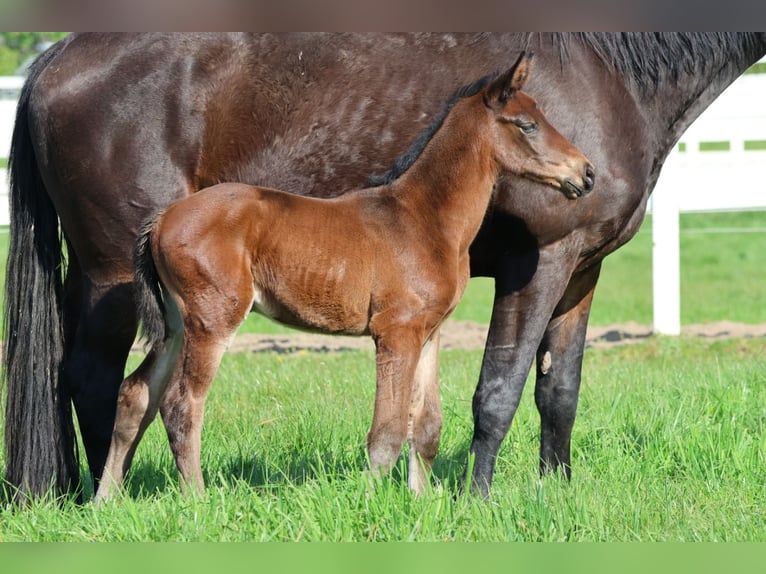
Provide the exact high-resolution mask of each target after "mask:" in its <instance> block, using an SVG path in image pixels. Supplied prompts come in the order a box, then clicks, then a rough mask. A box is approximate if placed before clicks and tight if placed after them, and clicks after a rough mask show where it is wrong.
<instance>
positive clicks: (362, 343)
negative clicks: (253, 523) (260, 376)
mask: <svg viewBox="0 0 766 574" xmlns="http://www.w3.org/2000/svg"><path fill="white" fill-rule="evenodd" d="M651 332H652V330H651V327H650V326H648V325H639V324H638V323H624V324H620V325H609V326H606V327H590V328H589V329H588V335H587V347H593V348H605V347H610V346H614V345H624V344H630V343H636V342H640V341H642V340H644V339H646V338H647V337H649V336H650V335H651ZM682 332H683V334H684V335H691V336H695V337H703V338H706V339H726V338H732V337H764V338H766V325H745V324H742V323H732V322H729V321H721V322H718V323H706V324H704V325H687V326H684V327H683V328H682ZM486 338H487V326H486V325H480V324H478V323H474V322H472V321H455V320H449V321H447V322H446V323H445V325H444V327H442V348H443V349H482V348H484V342H485V341H486ZM372 348H373V345H372V341H371V340H370V339H369V337H340V336H330V335H314V334H310V333H295V334H289V335H253V334H245V335H239V336H237V337H236V339H235V340H234V342H233V343H232V345H231V347H230V348H229V350H230V351H234V352H237V351H239V352H242V351H250V352H265V351H270V352H276V353H295V352H299V351H318V352H330V351H341V350H346V349H372Z"/></svg>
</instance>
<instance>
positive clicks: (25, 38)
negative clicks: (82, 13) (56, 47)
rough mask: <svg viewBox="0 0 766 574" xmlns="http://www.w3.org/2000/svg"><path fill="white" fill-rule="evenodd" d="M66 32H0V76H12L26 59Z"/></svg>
mask: <svg viewBox="0 0 766 574" xmlns="http://www.w3.org/2000/svg"><path fill="white" fill-rule="evenodd" d="M66 35H67V32H0V76H9V75H13V74H14V72H15V71H16V69H17V68H18V67H19V66H21V65H22V64H23V63H24V62H25V61H26V60H27V59H29V58H31V57H33V56H35V55H36V54H37V53H38V52H39V51H40V49H41V48H42V47H43V46H44V45H45V44H46V43H49V42H56V41H57V40H60V39H61V38H63V37H64V36H66Z"/></svg>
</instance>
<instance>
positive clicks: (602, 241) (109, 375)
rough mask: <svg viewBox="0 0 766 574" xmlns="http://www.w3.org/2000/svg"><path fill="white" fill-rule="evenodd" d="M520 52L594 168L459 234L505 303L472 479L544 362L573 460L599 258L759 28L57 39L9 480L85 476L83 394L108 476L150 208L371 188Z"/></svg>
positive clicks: (88, 441)
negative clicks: (571, 183)
mask: <svg viewBox="0 0 766 574" xmlns="http://www.w3.org/2000/svg"><path fill="white" fill-rule="evenodd" d="M522 49H533V50H534V51H535V54H536V67H535V75H534V76H533V77H532V78H531V79H530V81H529V83H528V84H527V85H526V86H525V90H526V91H527V92H528V93H529V94H530V95H531V96H533V97H534V98H535V99H536V100H537V101H538V102H539V103H540V105H541V106H542V107H543V109H546V110H548V109H549V112H548V119H549V120H550V121H551V122H552V123H553V124H554V125H556V126H557V128H558V129H559V131H561V133H562V134H563V135H564V136H565V137H566V138H567V139H568V140H569V141H571V142H572V143H573V144H574V145H576V146H577V147H578V148H579V149H581V150H582V151H583V152H584V153H585V154H586V155H587V156H588V157H589V158H590V160H591V161H592V162H593V165H594V166H596V168H597V169H598V171H599V179H598V183H597V185H596V189H595V190H594V192H593V193H592V194H590V195H589V196H587V197H584V198H581V199H578V200H577V201H576V202H570V201H569V200H568V199H567V198H566V197H564V196H563V194H561V193H559V192H558V191H555V190H553V189H550V188H548V187H546V186H542V187H541V186H540V184H538V183H535V182H532V181H528V180H526V179H518V178H514V177H511V176H509V177H508V178H507V181H503V182H500V183H499V184H498V186H497V189H496V190H495V194H494V196H493V200H492V203H491V205H490V208H489V213H488V215H487V217H486V219H485V221H484V223H483V225H482V228H481V230H480V231H479V234H478V235H477V237H476V239H475V240H474V242H473V244H472V246H471V249H470V256H471V274H472V275H474V276H490V277H493V278H494V280H495V300H494V306H493V311H492V319H491V324H490V328H489V335H488V339H487V344H486V349H485V354H484V360H483V363H482V368H481V374H480V376H479V382H478V386H477V389H476V393H475V395H474V399H473V417H474V432H473V438H472V442H471V447H470V451H471V453H472V454H473V455H475V461H474V464H473V467H472V468H473V474H472V477H469V478H472V479H473V482H472V485H473V487H474V488H476V489H478V490H479V491H480V492H481V493H487V492H488V490H489V487H490V483H491V480H492V475H493V472H494V467H495V457H496V456H497V453H498V449H499V448H500V445H501V442H502V440H503V438H504V437H505V435H506V433H507V431H508V429H509V427H510V425H511V421H512V419H513V416H514V414H515V411H516V407H517V405H518V402H519V398H520V396H521V392H522V389H523V387H524V383H525V381H526V377H527V374H528V373H529V370H530V368H531V366H532V365H533V363H534V362H535V359H537V372H536V374H537V380H536V385H535V400H536V404H537V408H538V410H539V412H540V419H541V434H540V467H541V470H543V471H551V470H555V469H560V470H561V471H563V472H564V473H565V474H566V475H567V476H569V474H570V437H571V431H572V426H573V424H574V420H575V412H576V409H577V399H578V394H579V387H580V376H581V365H582V356H583V346H584V339H585V330H586V325H587V320H588V313H589V310H590V306H591V301H592V297H593V290H594V288H595V286H596V282H597V279H598V275H599V270H600V268H601V261H602V259H603V257H604V256H606V255H607V254H609V253H611V252H612V251H614V250H615V249H617V248H618V247H619V246H620V245H622V244H623V243H625V242H626V241H628V240H629V239H630V238H631V237H632V236H633V234H634V233H635V232H636V230H637V229H638V226H639V224H640V223H641V221H642V219H643V217H644V209H645V206H646V201H647V199H648V197H649V194H650V193H651V190H652V188H653V186H654V184H655V181H656V180H657V177H658V175H659V172H660V168H661V166H662V162H663V160H664V159H665V157H666V155H667V153H668V152H669V150H670V149H671V148H672V146H673V145H674V143H675V142H676V141H677V139H678V138H679V136H680V135H681V133H682V132H683V131H684V130H685V129H686V127H688V126H689V124H690V123H691V122H692V121H693V120H694V119H695V118H696V117H697V116H698V115H699V114H700V113H701V112H702V111H703V110H704V109H705V107H706V106H707V105H708V104H710V102H712V101H713V100H714V99H715V97H716V96H717V95H718V94H720V93H721V92H722V91H723V90H724V88H725V87H726V86H727V85H728V84H729V83H731V82H732V81H733V80H734V79H735V78H736V77H737V76H739V75H740V74H741V73H742V71H743V70H745V69H746V68H747V67H748V66H749V65H751V64H752V63H753V62H755V61H757V60H758V59H759V58H760V57H761V56H762V55H763V54H764V53H765V52H766V35H764V34H763V33H743V34H734V33H731V34H730V33H710V34H705V33H690V34H672V33H670V34H664V33H663V34H650V33H646V34H644V33H639V34H537V33H533V34H523V33H519V34H465V35H456V34H433V35H432V34H394V35H379V34H360V35H354V34H339V35H335V34H289V35H270V34H267V35H256V34H252V35H251V34H209V35H146V34H139V35H121V34H94V35H75V36H72V37H69V38H67V39H65V40H63V41H62V42H60V43H58V44H56V45H54V46H53V47H52V48H51V49H50V50H49V51H47V52H46V53H45V54H43V55H42V56H41V57H40V58H39V59H38V61H37V62H36V63H35V64H34V66H33V67H32V68H31V71H30V75H29V77H28V80H27V83H26V85H25V88H24V90H23V92H22V95H21V99H20V102H19V108H18V116H17V122H16V129H15V132H14V137H13V149H12V157H11V158H10V171H11V177H12V182H11V184H12V187H11V204H12V205H11V217H12V223H11V246H10V258H9V263H8V269H7V288H6V302H5V307H6V314H5V317H6V325H5V336H4V345H5V355H4V357H5V358H4V360H5V371H6V378H7V384H6V388H7V395H8V396H7V398H8V402H7V409H6V410H7V412H6V421H5V423H6V428H5V446H6V479H7V480H8V481H9V482H10V483H12V484H13V485H16V486H18V487H19V488H20V489H21V493H22V494H24V493H29V494H33V495H38V494H42V493H46V492H48V491H49V490H50V488H51V486H53V487H54V488H55V489H56V490H57V491H59V492H60V491H71V490H74V489H76V488H77V487H78V485H79V480H80V478H79V467H78V463H77V454H76V451H75V448H74V444H75V443H74V424H73V420H72V411H71V405H72V404H73V405H74V408H75V410H76V412H77V420H78V423H79V430H80V433H81V436H82V440H83V443H84V446H85V451H86V454H87V458H88V463H89V466H90V469H91V472H92V474H93V475H94V477H95V478H96V479H98V478H99V477H100V476H101V473H102V470H103V467H104V462H105V460H106V456H107V451H108V449H109V444H110V439H111V434H112V428H113V425H114V417H115V409H116V403H117V396H118V389H119V386H120V383H121V381H122V379H123V374H124V369H125V361H126V358H127V355H128V351H129V349H130V346H131V344H132V342H133V340H134V337H135V334H136V328H137V320H136V312H135V305H134V300H133V292H132V279H133V267H132V252H133V246H134V245H135V241H136V237H137V234H138V230H139V227H140V225H141V223H142V222H143V221H144V220H145V219H146V218H147V217H148V216H150V215H151V214H152V213H154V212H156V211H158V210H160V209H162V208H164V207H165V206H167V205H168V204H169V203H170V202H172V201H173V200H175V199H178V198H180V197H184V196H186V195H189V194H191V193H194V192H196V191H198V190H200V189H202V188H204V187H208V186H211V185H213V184H216V183H219V182H222V181H232V182H243V183H251V184H258V185H262V186H268V187H274V188H278V189H283V190H287V191H291V192H297V193H305V194H307V195H321V193H327V192H328V190H338V192H339V191H340V190H344V189H353V188H355V187H360V186H362V185H363V184H364V183H365V181H366V180H367V178H368V177H369V176H370V174H373V173H380V172H382V171H383V170H385V169H386V168H387V166H389V165H390V164H391V162H392V161H393V160H394V158H396V157H397V156H399V155H400V154H401V153H402V152H403V151H404V150H405V149H406V148H407V145H408V144H409V142H411V141H412V139H413V138H414V137H415V136H416V135H417V134H418V133H420V132H421V130H423V129H424V128H425V127H426V125H427V123H428V121H429V120H430V118H431V117H433V114H435V113H436V111H437V110H438V109H439V107H440V106H441V103H442V102H443V101H444V100H445V99H446V97H447V96H448V95H449V94H450V93H452V92H453V91H454V90H455V89H456V88H458V87H459V86H463V85H466V84H468V83H469V82H471V81H473V80H474V79H475V78H478V77H481V76H483V75H484V74H486V73H489V72H492V71H495V70H499V69H504V68H505V67H506V66H507V62H508V61H510V59H512V58H513V55H515V54H516V53H518V51H519V50H522ZM510 187H513V189H514V193H508V189H509V188H510ZM525 189H526V190H527V191H526V192H525V191H524V190H525ZM331 192H332V193H334V191H331ZM58 223H60V229H61V231H62V232H63V238H64V241H65V242H66V246H67V257H66V260H65V259H64V256H63V255H62V248H61V240H60V237H59V227H58ZM184 397H188V394H187V393H186V389H185V388H183V386H181V385H171V386H170V387H169V388H168V389H167V392H166V395H165V400H164V402H163V403H162V404H161V405H160V413H161V415H162V418H163V422H164V424H165V426H166V429H167V431H168V433H169V438H170V441H171V444H172V443H173V442H174V441H177V440H178V439H179V436H180V435H181V433H182V431H183V429H184V428H185V425H188V424H189V421H188V416H187V411H186V410H184V409H183V408H180V407H179V405H182V404H183V400H184Z"/></svg>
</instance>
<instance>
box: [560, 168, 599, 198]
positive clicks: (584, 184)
mask: <svg viewBox="0 0 766 574" xmlns="http://www.w3.org/2000/svg"><path fill="white" fill-rule="evenodd" d="M595 182H596V172H595V170H594V169H593V166H592V165H591V164H589V163H588V164H586V165H585V173H584V174H583V176H582V180H581V181H577V182H576V181H574V180H572V179H565V180H564V181H563V182H562V183H561V189H562V191H563V192H564V195H566V196H567V197H568V198H569V199H577V198H578V197H583V196H585V195H588V194H589V193H590V192H591V191H592V190H593V185H594V184H595Z"/></svg>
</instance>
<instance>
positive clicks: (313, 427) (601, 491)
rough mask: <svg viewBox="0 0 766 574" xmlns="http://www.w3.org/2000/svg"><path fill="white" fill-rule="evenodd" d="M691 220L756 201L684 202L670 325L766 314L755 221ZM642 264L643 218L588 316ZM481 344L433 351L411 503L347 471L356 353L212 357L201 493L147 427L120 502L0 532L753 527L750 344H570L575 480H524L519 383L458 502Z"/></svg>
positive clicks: (644, 267) (610, 315) (416, 535)
mask: <svg viewBox="0 0 766 574" xmlns="http://www.w3.org/2000/svg"><path fill="white" fill-rule="evenodd" d="M706 227H707V228H721V227H739V228H741V229H754V228H760V229H763V228H766V213H763V212H753V213H743V214H715V215H705V216H699V215H694V216H692V215H685V216H683V218H682V235H681V240H682V247H681V252H682V257H683V261H682V289H683V290H684V294H683V295H682V301H683V308H682V314H683V322H685V323H689V322H705V321H713V320H722V319H729V320H736V321H744V322H749V323H760V322H766V249H764V247H766V244H765V243H766V242H765V241H764V236H765V235H764V233H763V232H761V233H754V232H750V231H741V232H738V233H732V234H725V235H724V234H719V233H702V232H700V231H699V229H701V228H706ZM6 245H7V241H6V239H3V240H2V242H0V249H3V250H6V249H7V247H6ZM4 253H5V251H3V252H2V254H3V256H4ZM650 260H651V233H650V227H649V226H648V225H645V226H644V228H642V230H641V231H640V232H639V234H638V235H637V237H636V238H634V240H633V241H631V242H630V243H629V244H628V245H627V246H626V247H624V248H623V249H621V250H620V251H618V252H617V253H616V254H615V255H613V256H610V257H609V258H608V259H607V261H606V263H605V265H604V270H603V272H602V280H601V282H600V284H599V287H598V291H597V294H596V300H595V303H594V309H593V316H592V319H593V322H594V323H595V324H610V323H619V322H623V321H628V320H633V321H638V322H641V323H647V324H648V323H651V266H650ZM490 301H491V283H489V282H488V281H485V280H473V281H472V283H471V289H470V290H469V293H468V294H467V296H466V298H465V300H464V301H463V303H461V306H460V308H459V309H458V310H457V311H456V316H457V317H458V318H462V319H472V320H477V321H482V322H486V321H487V320H488V317H489V307H490ZM259 325H260V323H259V322H257V321H256V322H252V323H248V326H247V328H248V329H249V330H260V326H259ZM269 328H270V327H269ZM481 355H482V353H481V351H448V352H444V353H443V354H442V363H441V369H440V371H441V377H440V381H441V383H440V384H441V395H442V400H443V410H444V415H445V420H444V431H443V435H442V442H441V447H440V452H439V456H438V457H437V461H436V465H435V468H434V477H433V482H434V485H435V486H434V488H433V489H432V490H431V491H429V492H428V493H427V494H426V495H425V496H424V497H422V498H415V497H413V496H412V495H411V494H410V493H409V492H408V491H407V489H406V481H405V479H404V475H405V474H406V470H405V469H404V466H401V465H400V466H399V467H397V468H396V469H395V470H394V472H393V473H392V476H390V477H387V478H386V479H384V480H382V481H381V482H380V483H379V484H377V485H376V487H375V489H374V490H372V491H371V490H370V489H369V487H368V485H367V483H366V481H365V480H364V479H363V478H362V471H363V470H364V468H365V455H364V439H365V433H366V431H367V429H368V427H369V423H370V418H371V414H372V396H373V391H374V368H373V356H372V354H371V353H367V352H345V353H338V354H319V353H304V354H298V355H292V356H279V355H274V354H257V355H256V354H251V353H239V354H229V355H226V356H225V357H224V361H223V364H222V366H221V369H220V371H219V373H218V376H217V378H216V381H215V383H214V384H213V389H212V391H211V394H210V399H209V401H208V407H207V411H206V426H205V434H204V437H203V453H202V454H203V467H204V469H205V472H206V479H207V482H208V485H209V488H208V491H207V493H206V494H205V495H203V496H200V497H192V498H184V497H181V496H180V494H179V492H178V487H177V484H176V478H175V471H174V469H173V463H172V459H171V457H170V453H169V450H168V448H167V441H166V439H165V437H164V431H163V430H162V427H161V425H160V424H158V423H155V424H154V425H152V426H151V428H150V429H149V431H148V432H147V435H146V437H145V439H144V441H143V442H142V444H141V446H140V448H139V451H138V453H137V457H136V460H135V463H134V467H133V472H132V475H131V478H130V482H129V484H128V487H127V492H126V495H125V497H124V498H122V499H120V500H117V501H114V502H113V503H110V504H108V505H106V506H105V507H103V508H98V509H96V508H94V507H92V505H86V506H85V507H78V506H75V505H73V504H70V503H64V505H63V507H58V506H56V505H55V504H53V503H51V502H50V501H42V502H37V503H34V504H32V505H31V506H30V507H28V508H24V509H12V508H9V507H6V506H3V507H1V508H0V541H22V540H27V541H30V540H35V541H90V540H98V541H128V540H133V541H148V540H168V541H192V540H232V541H242V540H247V541H258V540H273V541H291V540H313V541H317V540H330V541H341V540H343V541H352V540H354V541H367V540H375V541H399V540H416V541H440V540H455V541H498V540H500V541H522V540H523V541H558V540H566V541H650V540H657V541H660V540H662V541H765V540H766V474H765V472H764V469H765V468H766V434H764V431H765V430H766V407H764V405H766V341H764V340H762V339H732V340H728V341H719V342H711V341H706V340H700V339H690V338H685V337H680V338H664V337H654V338H650V339H648V340H646V341H644V342H642V343H639V344H635V345H626V346H620V347H614V348H611V349H588V350H587V351H586V354H585V359H584V368H583V373H584V375H583V387H582V392H581V399H580V405H579V410H578V420H577V423H576V425H575V431H574V435H573V466H574V478H573V480H572V481H571V483H566V482H564V481H562V480H560V479H559V478H557V477H550V478H546V479H544V480H540V479H539V477H538V475H537V449H538V447H539V439H538V433H539V418H538V415H537V412H536V409H535V407H534V399H533V393H532V384H528V386H527V389H526V391H525V393H524V396H523V398H522V403H521V405H520V407H519V410H518V413H517V416H516V419H515V421H514V424H513V426H512V428H511V431H510V433H509V435H508V436H507V438H506V440H505V441H504V443H503V447H502V449H501V451H500V455H499V458H498V464H497V475H496V478H495V483H494V488H493V494H492V497H491V499H490V500H489V501H487V502H480V501H477V500H474V499H471V498H470V497H463V496H456V495H457V494H458V490H459V487H458V485H459V484H460V477H461V475H462V472H463V468H464V465H465V463H466V453H467V449H468V444H469V442H470V437H471V429H472V419H471V408H470V405H471V396H472V394H473V390H474V388H475V384H476V378H477V375H478V371H479V365H480V363H481ZM138 360H139V357H137V356H132V357H131V363H130V367H134V366H135V364H136V363H137V361H138ZM403 460H404V459H402V461H403ZM0 466H2V454H0ZM86 490H87V492H86V495H87V496H91V495H92V492H91V490H92V486H91V485H89V484H86Z"/></svg>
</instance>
